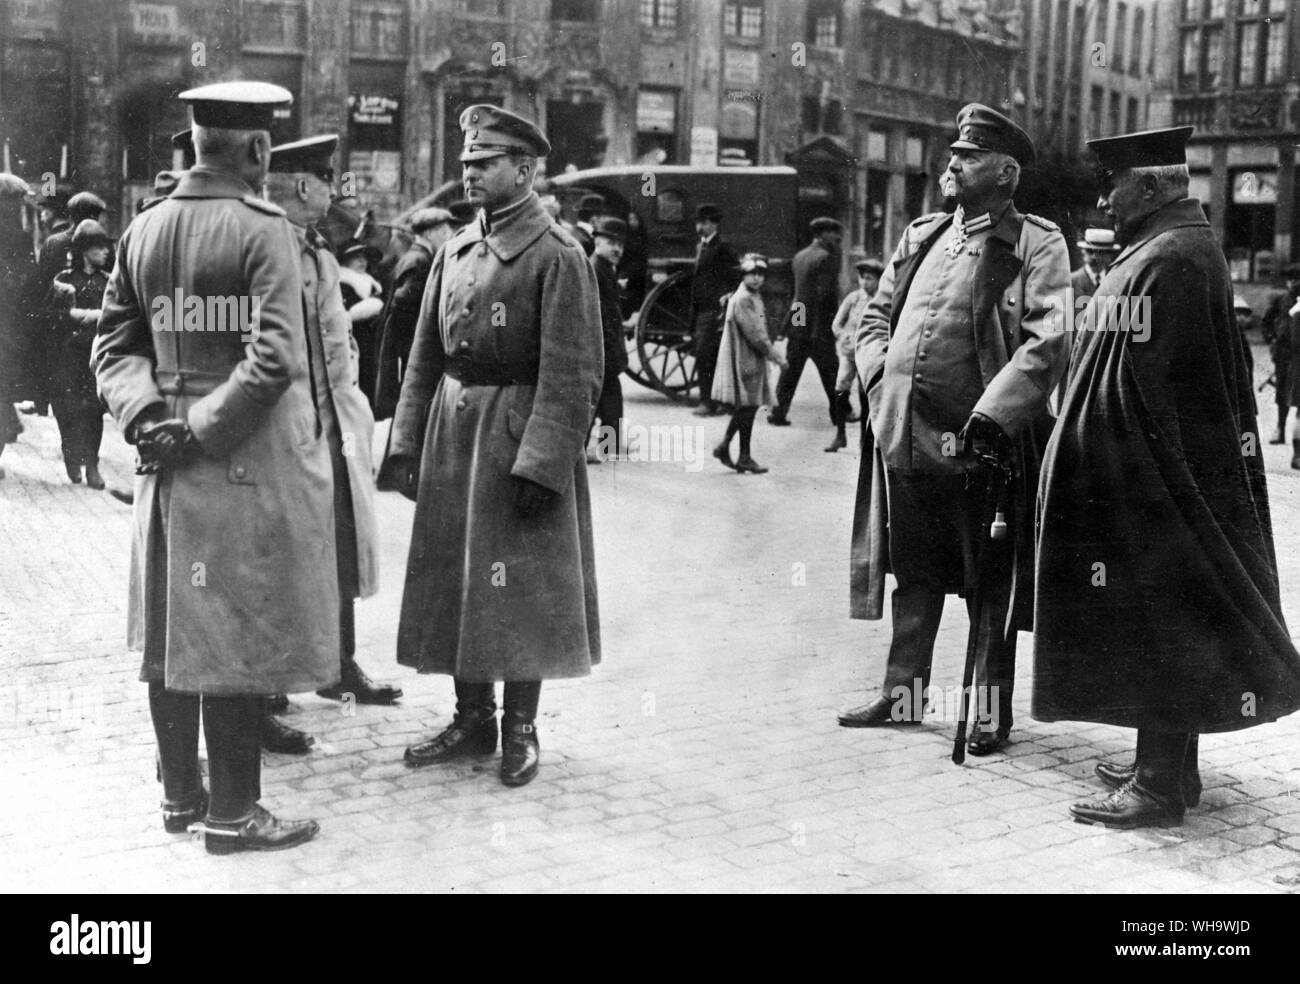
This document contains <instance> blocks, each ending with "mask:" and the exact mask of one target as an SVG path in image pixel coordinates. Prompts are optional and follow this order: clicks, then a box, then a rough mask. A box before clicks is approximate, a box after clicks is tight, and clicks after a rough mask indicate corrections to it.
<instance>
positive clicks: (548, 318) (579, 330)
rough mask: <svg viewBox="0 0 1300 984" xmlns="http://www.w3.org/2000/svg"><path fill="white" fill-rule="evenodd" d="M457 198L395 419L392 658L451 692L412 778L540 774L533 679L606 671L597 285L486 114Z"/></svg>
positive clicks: (512, 146) (467, 128)
mask: <svg viewBox="0 0 1300 984" xmlns="http://www.w3.org/2000/svg"><path fill="white" fill-rule="evenodd" d="M460 127H461V130H462V131H463V133H464V135H465V144H464V149H463V150H462V151H461V155H460V159H461V162H462V163H463V164H464V177H463V185H464V188H465V197H466V198H467V199H469V200H470V201H471V202H473V203H474V204H475V205H477V206H478V207H479V213H478V216H477V218H476V219H475V221H473V222H471V223H470V224H469V225H467V226H465V228H463V229H461V230H460V231H459V232H458V233H457V234H456V235H455V236H454V237H453V238H452V239H451V240H450V241H449V242H447V243H446V245H444V246H443V247H442V249H441V250H439V251H438V255H437V256H436V257H434V261H433V268H432V270H431V271H430V273H429V282H428V285H427V286H426V288H425V292H424V304H423V307H422V308H421V310H420V317H419V321H418V323H417V325H416V329H415V341H414V343H413V345H412V346H411V359H410V365H409V366H408V367H407V371H406V376H405V379H404V380H403V382H402V395H401V399H400V401H399V402H398V405H397V415H396V416H395V417H394V419H393V437H392V443H391V451H390V457H391V458H392V459H394V460H395V461H396V462H397V465H396V466H395V467H394V469H393V470H394V474H395V477H396V480H397V485H398V490H399V491H400V492H401V493H402V494H403V495H405V496H406V497H407V498H410V499H413V500H415V503H416V505H415V525H414V528H413V530H412V532H411V552H410V558H409V560H408V562H407V576H406V588H405V591H404V593H403V595H402V614H401V622H400V624H399V626H398V638H397V658H398V661H399V662H401V663H402V664H404V665H406V666H414V667H415V668H417V669H418V670H420V671H421V672H422V673H444V674H447V675H449V676H451V677H452V678H453V679H454V680H455V687H456V716H455V718H454V719H453V720H452V722H451V724H450V726H448V727H447V728H445V729H444V730H443V731H442V732H440V733H439V734H437V735H435V736H434V737H433V738H430V739H429V740H428V741H424V742H420V743H419V744H416V745H413V746H412V747H410V748H408V749H407V750H406V762H407V764H408V765H410V766H413V767H414V766H423V765H429V764H432V763H438V762H446V761H450V760H452V759H456V758H460V757H463V756H466V755H486V754H491V753H492V752H493V751H494V750H495V748H496V743H497V720H496V709H497V704H496V693H495V681H497V680H502V681H504V683H505V686H504V690H503V698H504V704H505V708H504V714H503V716H502V725H501V730H502V741H501V772H500V775H501V781H502V782H503V783H505V784H506V785H509V786H519V785H523V784H524V783H527V782H529V781H531V780H532V779H533V777H534V776H535V775H536V774H537V768H538V761H539V750H538V740H537V731H536V727H535V724H534V721H535V720H536V716H537V703H538V698H539V695H540V692H541V686H542V681H543V680H547V679H555V678H561V677H578V676H585V675H587V674H589V673H590V672H591V667H592V664H594V663H597V662H599V660H600V629H599V624H598V619H597V609H596V571H595V558H594V556H593V546H592V530H591V506H590V502H589V499H588V492H587V465H586V460H585V457H584V455H583V447H584V445H585V444H586V438H587V428H588V426H589V425H590V423H591V415H592V409H593V406H594V404H595V402H596V400H597V398H598V397H599V395H600V388H601V376H602V362H603V359H602V357H601V349H602V339H601V321H600V303H599V299H598V292H597V285H596V274H595V273H594V272H593V270H592V268H591V265H590V264H589V263H588V262H587V258H586V256H585V255H584V253H583V251H582V247H581V246H580V245H579V244H578V243H577V242H576V241H575V240H574V238H573V237H572V236H571V235H570V234H569V233H568V232H566V231H565V230H564V229H562V228H561V227H560V226H558V225H556V223H555V221H554V220H553V219H551V217H550V216H549V215H547V214H546V212H545V211H544V210H543V208H542V206H541V203H540V201H539V199H538V197H537V193H536V192H535V191H533V177H534V175H535V173H536V169H537V164H538V159H539V158H544V157H545V156H546V155H547V154H548V153H549V152H550V143H549V142H548V141H547V139H546V137H545V136H544V135H543V134H542V132H541V131H540V130H538V129H537V127H536V126H534V125H533V124H532V123H530V122H529V121H528V120H525V119H523V118H522V117H519V116H516V115H515V114H514V113H511V112H508V111H506V110H504V109H499V108H497V107H495V106H486V105H479V106H471V107H469V108H468V109H466V110H465V111H464V113H462V114H461V118H460Z"/></svg>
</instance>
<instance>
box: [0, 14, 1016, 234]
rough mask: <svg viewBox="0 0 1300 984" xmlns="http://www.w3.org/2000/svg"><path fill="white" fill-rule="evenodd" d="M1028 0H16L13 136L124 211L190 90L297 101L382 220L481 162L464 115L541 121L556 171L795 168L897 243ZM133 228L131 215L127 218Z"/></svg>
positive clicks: (863, 225) (118, 212) (831, 206)
mask: <svg viewBox="0 0 1300 984" xmlns="http://www.w3.org/2000/svg"><path fill="white" fill-rule="evenodd" d="M1021 6H1022V4H1021V0H861V2H856V0H693V2H692V0H230V2H227V3H223V4H211V3H210V2H207V0H171V2H137V0H0V38H2V40H0V140H3V142H4V146H5V153H6V162H7V166H8V167H9V168H10V169H11V170H13V171H14V172H16V173H18V174H20V175H22V176H23V177H25V178H27V179H29V180H30V181H32V182H34V183H37V184H41V183H45V182H44V181H43V179H48V178H50V177H51V176H52V177H54V178H57V179H63V180H66V181H67V183H68V184H69V185H71V186H72V187H74V188H92V189H94V190H96V191H97V192H99V193H100V194H101V195H102V196H103V197H105V198H106V199H107V200H109V201H110V203H111V204H112V206H113V212H114V216H113V218H114V221H115V222H118V223H121V222H122V219H123V217H124V216H129V215H130V214H132V212H133V210H134V204H135V202H136V201H137V200H138V199H140V198H141V197H145V196H147V195H148V194H150V193H151V192H150V189H151V183H152V180H153V176H154V174H155V173H156V172H157V171H159V170H161V169H164V168H170V167H173V166H175V165H176V164H177V163H178V162H177V160H176V156H175V154H174V152H173V150H172V147H171V144H170V137H171V134H172V133H174V132H176V131H177V130H180V129H182V128H184V127H185V126H186V125H187V123H188V119H187V114H186V110H185V107H184V106H183V105H182V104H181V103H179V102H178V101H177V100H176V95H177V94H178V93H179V92H181V91H182V90H184V89H186V88H189V87H191V86H196V85H203V84H206V83H208V82H215V81H221V80H225V79H232V78H257V79H263V80H266V81H271V82H275V83H278V84H280V85H282V86H284V87H285V88H287V89H289V91H291V92H292V93H293V94H294V103H293V105H292V107H290V108H289V109H287V110H285V111H283V112H281V113H280V114H279V115H278V116H277V119H276V120H275V124H274V126H275V131H274V134H273V136H274V137H275V139H276V140H277V142H279V141H284V140H290V139H295V138H298V137H302V136H307V135H310V134H314V133H322V132H337V133H339V134H340V136H341V144H340V150H339V157H338V159H337V169H336V170H337V171H338V172H339V176H340V185H341V190H342V191H343V192H344V193H345V194H355V195H356V196H357V197H358V198H359V199H360V201H361V203H362V204H363V205H364V206H366V207H371V208H374V209H375V210H376V212H377V213H378V214H379V215H380V216H381V217H382V216H384V215H391V214H394V213H396V212H398V211H400V210H401V209H402V208H404V207H405V206H407V205H409V204H410V203H411V202H413V201H416V200H418V199H419V198H421V197H423V196H425V195H427V194H429V193H430V192H433V191H435V190H436V189H438V188H439V187H440V186H443V185H444V184H445V183H446V182H449V181H454V180H456V179H457V178H458V177H459V174H460V168H459V164H458V160H457V158H458V154H459V149H460V142H461V137H460V132H459V128H458V119H459V115H460V112H461V111H462V110H463V109H464V108H465V107H466V106H468V105H471V104H473V103H476V102H490V103H495V104H498V105H502V106H505V107H506V108H508V109H512V110H515V111H517V112H521V113H524V114H526V115H528V116H531V117H532V118H534V119H537V120H538V121H539V122H540V123H541V125H542V126H543V127H544V129H545V130H546V131H547V133H548V134H549V136H550V138H551V140H552V142H553V146H554V150H553V153H552V154H551V156H550V158H549V159H548V161H547V167H548V168H549V169H550V171H551V172H552V173H554V172H558V171H563V170H566V169H572V168H585V167H591V166H596V165H600V164H611V165H612V164H632V163H637V162H646V163H650V162H654V163H670V164H672V163H675V164H693V165H702V164H726V165H732V166H738V167H743V166H746V165H752V164H784V163H790V164H792V165H794V166H795V167H796V168H798V169H799V171H800V174H801V176H802V177H801V191H800V202H801V211H802V215H803V217H805V218H810V217H812V216H815V215H823V214H825V215H833V216H835V217H837V218H839V219H841V221H843V222H844V223H845V225H846V226H847V227H848V228H849V230H850V234H849V237H848V238H849V244H850V245H852V246H856V247H858V248H860V249H861V250H862V251H864V252H866V253H869V254H872V255H880V256H883V255H887V253H888V252H889V250H890V249H891V248H892V245H893V243H894V242H895V241H896V240H897V238H898V236H899V235H900V234H901V232H902V228H903V226H904V225H906V223H907V222H908V221H910V220H911V219H912V218H914V217H915V216H916V215H918V214H920V213H922V212H924V211H927V210H930V209H932V208H935V207H937V205H938V201H937V194H938V193H937V184H936V179H937V176H938V174H939V172H940V171H941V170H942V168H943V166H944V164H945V162H946V160H947V144H948V141H949V138H950V137H951V135H952V133H953V131H954V129H955V127H954V122H953V121H954V117H955V115H956V112H957V110H958V109H959V108H960V107H961V106H962V105H963V104H964V103H966V102H970V101H973V100H978V101H982V102H987V103H990V104H991V105H994V106H1000V107H1003V108H1006V107H1008V106H1009V105H1010V100H1011V94H1012V73H1013V70H1014V67H1015V64H1016V60H1017V58H1018V57H1019V51H1020V48H1019V46H1020V32H1021V30H1022V28H1021V25H1022V23H1023V15H1022V11H1021ZM119 227H120V225H119Z"/></svg>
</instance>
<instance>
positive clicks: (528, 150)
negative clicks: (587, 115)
mask: <svg viewBox="0 0 1300 984" xmlns="http://www.w3.org/2000/svg"><path fill="white" fill-rule="evenodd" d="M460 128H461V131H462V132H463V133H464V134H465V146H464V148H463V149H462V150H461V152H460V160H461V163H462V164H463V163H465V162H466V161H483V160H487V159H489V158H492V157H502V156H504V155H505V154H527V155H528V156H529V157H545V156H546V155H547V154H549V153H550V152H551V143H550V141H549V140H547V139H546V135H545V134H544V133H542V131H541V130H539V129H537V127H536V126H535V125H534V124H532V123H530V122H528V120H526V119H524V118H523V117H522V116H516V115H515V114H514V113H511V112H509V111H507V110H504V109H501V108H500V107H499V106H488V105H480V106H470V107H469V108H468V109H466V110H465V112H463V113H461V114H460Z"/></svg>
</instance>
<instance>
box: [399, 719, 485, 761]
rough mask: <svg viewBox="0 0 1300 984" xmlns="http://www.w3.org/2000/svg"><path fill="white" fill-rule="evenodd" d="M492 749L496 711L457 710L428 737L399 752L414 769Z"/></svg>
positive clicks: (480, 753) (483, 752)
mask: <svg viewBox="0 0 1300 984" xmlns="http://www.w3.org/2000/svg"><path fill="white" fill-rule="evenodd" d="M496 750H497V717H496V713H495V712H488V713H485V712H481V711H472V712H468V713H465V714H457V715H456V716H455V717H454V718H452V721H451V724H449V725H448V726H447V727H446V728H444V729H443V730H442V731H440V732H439V733H438V734H436V735H434V736H433V737H432V738H430V739H429V740H428V741H423V742H420V744H418V745H412V746H411V747H410V748H408V749H407V750H406V754H404V755H403V756H402V761H404V762H405V763H406V764H407V765H408V766H410V767H411V768H413V769H416V768H419V767H420V766H422V765H433V764H435V763H437V762H449V761H451V760H452V759H458V758H465V757H467V756H471V755H491V754H492V753H493V752H495V751H496Z"/></svg>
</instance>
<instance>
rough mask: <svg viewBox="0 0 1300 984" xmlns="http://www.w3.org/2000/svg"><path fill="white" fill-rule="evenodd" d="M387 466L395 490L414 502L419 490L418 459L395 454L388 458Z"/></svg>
mask: <svg viewBox="0 0 1300 984" xmlns="http://www.w3.org/2000/svg"><path fill="white" fill-rule="evenodd" d="M388 467H389V469H390V470H391V472H392V476H393V484H394V485H395V486H396V488H397V491H398V492H399V493H401V495H402V496H403V497H404V498H407V499H410V500H411V501H412V502H414V501H415V500H416V499H417V498H418V497H419V492H420V459H419V458H411V457H408V456H407V455H404V454H402V455H397V454H395V455H392V456H391V457H390V458H389V459H388Z"/></svg>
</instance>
